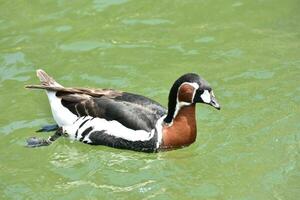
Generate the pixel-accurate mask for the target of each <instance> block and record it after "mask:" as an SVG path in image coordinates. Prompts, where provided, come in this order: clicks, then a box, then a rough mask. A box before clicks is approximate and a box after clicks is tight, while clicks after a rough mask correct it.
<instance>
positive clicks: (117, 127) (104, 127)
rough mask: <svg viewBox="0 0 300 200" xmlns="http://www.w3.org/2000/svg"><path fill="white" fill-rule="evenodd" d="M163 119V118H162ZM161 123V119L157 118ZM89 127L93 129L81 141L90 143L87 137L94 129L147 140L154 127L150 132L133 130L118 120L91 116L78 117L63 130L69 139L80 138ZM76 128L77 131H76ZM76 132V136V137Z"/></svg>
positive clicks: (128, 139)
mask: <svg viewBox="0 0 300 200" xmlns="http://www.w3.org/2000/svg"><path fill="white" fill-rule="evenodd" d="M162 119H163V118H162ZM85 120H88V121H87V122H86V123H85V124H84V125H83V126H82V127H80V128H79V126H80V125H81V124H82V123H83V122H84V121H85ZM158 121H160V123H161V120H158ZM160 126H162V125H160ZM89 127H93V130H92V131H91V132H90V133H89V134H88V135H86V136H85V138H84V139H83V142H85V141H86V142H87V143H91V142H92V141H91V140H90V139H89V135H90V134H91V133H92V132H95V131H105V134H107V135H111V136H114V137H116V138H122V139H125V140H127V141H132V142H134V141H148V140H151V139H152V138H153V136H154V134H155V129H152V130H151V131H150V132H147V131H145V130H133V129H129V128H127V127H125V126H124V125H122V124H121V123H120V122H118V121H115V120H112V121H107V120H106V119H102V118H93V117H91V116H87V117H80V118H79V119H78V120H77V121H76V122H74V124H72V125H68V126H64V127H63V130H64V132H66V133H67V134H68V135H69V137H70V138H71V139H75V140H79V139H80V138H81V134H82V133H83V131H85V130H86V129H88V128H89ZM77 130H78V132H77ZM76 132H77V138H76V136H75V135H76ZM158 132H160V133H159V135H160V136H159V141H158V142H157V145H159V144H160V143H161V138H162V136H161V134H162V133H161V132H162V130H158Z"/></svg>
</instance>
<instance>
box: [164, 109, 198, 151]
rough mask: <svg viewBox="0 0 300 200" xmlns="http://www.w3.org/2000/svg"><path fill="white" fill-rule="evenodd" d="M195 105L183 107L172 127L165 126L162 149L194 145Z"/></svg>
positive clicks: (195, 129) (195, 130)
mask: <svg viewBox="0 0 300 200" xmlns="http://www.w3.org/2000/svg"><path fill="white" fill-rule="evenodd" d="M195 107H196V106H195V104H194V103H193V104H191V105H189V106H183V107H182V108H181V109H180V110H179V112H178V114H177V115H176V117H175V118H174V119H173V121H172V123H171V125H168V124H165V125H163V130H162V134H163V136H162V144H161V147H160V148H162V149H172V148H180V147H183V146H187V145H190V144H192V143H193V142H194V141H195V140H196V135H197V126H196V115H195V114H196V113H195V112H196V111H195Z"/></svg>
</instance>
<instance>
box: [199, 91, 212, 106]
mask: <svg viewBox="0 0 300 200" xmlns="http://www.w3.org/2000/svg"><path fill="white" fill-rule="evenodd" d="M201 99H202V100H203V102H205V103H210V102H211V98H210V93H209V92H208V90H204V92H203V93H202V94H201Z"/></svg>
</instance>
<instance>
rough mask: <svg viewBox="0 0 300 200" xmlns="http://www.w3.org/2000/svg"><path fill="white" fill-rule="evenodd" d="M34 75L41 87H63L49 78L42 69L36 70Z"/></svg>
mask: <svg viewBox="0 0 300 200" xmlns="http://www.w3.org/2000/svg"><path fill="white" fill-rule="evenodd" d="M36 75H37V77H38V78H39V79H40V81H41V85H42V86H55V87H63V86H62V85H60V84H59V83H57V82H56V81H55V80H54V79H53V78H52V77H51V76H49V75H48V74H47V73H46V72H45V71H43V70H42V69H38V70H36Z"/></svg>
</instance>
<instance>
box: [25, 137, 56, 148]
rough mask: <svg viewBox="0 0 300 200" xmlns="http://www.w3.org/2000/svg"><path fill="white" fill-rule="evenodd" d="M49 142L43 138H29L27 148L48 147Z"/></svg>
mask: <svg viewBox="0 0 300 200" xmlns="http://www.w3.org/2000/svg"><path fill="white" fill-rule="evenodd" d="M50 144H51V142H50V141H49V140H46V139H44V138H36V137H31V138H28V139H27V147H41V146H48V145H50Z"/></svg>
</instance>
